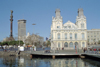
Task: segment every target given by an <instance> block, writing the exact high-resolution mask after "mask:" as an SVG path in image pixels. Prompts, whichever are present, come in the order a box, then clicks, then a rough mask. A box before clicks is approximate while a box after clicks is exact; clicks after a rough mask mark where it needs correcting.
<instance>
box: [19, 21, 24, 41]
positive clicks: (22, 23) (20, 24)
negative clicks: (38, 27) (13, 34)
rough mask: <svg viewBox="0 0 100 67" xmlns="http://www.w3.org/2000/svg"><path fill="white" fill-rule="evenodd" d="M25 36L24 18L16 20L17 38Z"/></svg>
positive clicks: (21, 38)
mask: <svg viewBox="0 0 100 67" xmlns="http://www.w3.org/2000/svg"><path fill="white" fill-rule="evenodd" d="M25 38H26V20H24V19H22V20H18V40H22V41H23V40H24V39H25Z"/></svg>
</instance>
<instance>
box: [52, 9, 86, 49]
mask: <svg viewBox="0 0 100 67" xmlns="http://www.w3.org/2000/svg"><path fill="white" fill-rule="evenodd" d="M55 14H56V16H55V17H52V25H51V49H58V50H62V49H64V50H67V49H75V47H77V48H79V49H81V48H82V47H83V48H84V47H87V24H86V17H85V16H84V14H83V9H82V8H80V9H78V16H77V17H76V23H75V24H74V23H72V22H71V21H67V22H66V23H65V24H63V18H62V16H61V15H60V10H59V9H56V11H55Z"/></svg>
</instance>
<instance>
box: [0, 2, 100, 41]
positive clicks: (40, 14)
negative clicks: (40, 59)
mask: <svg viewBox="0 0 100 67" xmlns="http://www.w3.org/2000/svg"><path fill="white" fill-rule="evenodd" d="M57 8H58V9H60V11H61V16H62V17H63V24H64V23H66V22H67V21H68V20H70V21H71V22H73V23H75V22H76V16H77V15H78V13H77V11H78V9H79V8H83V10H84V15H85V16H86V20H87V29H88V30H90V29H100V0H0V41H2V40H3V39H4V38H6V37H9V36H10V15H11V12H10V10H13V37H14V38H15V37H17V36H18V20H20V19H25V20H26V35H27V33H28V32H29V33H30V34H32V33H35V34H37V33H38V35H40V36H42V37H44V40H45V38H46V37H48V38H49V37H50V30H51V23H52V16H54V17H55V10H56V9H57ZM33 23H34V24H36V25H34V26H33V25H32V24H33Z"/></svg>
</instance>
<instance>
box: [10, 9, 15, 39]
mask: <svg viewBox="0 0 100 67" xmlns="http://www.w3.org/2000/svg"><path fill="white" fill-rule="evenodd" d="M12 13H13V11H12V10H11V16H10V22H11V23H10V38H9V40H10V41H13V40H14V38H13V34H12V33H13V32H12V29H13V28H12V25H13V24H12V23H13V15H12Z"/></svg>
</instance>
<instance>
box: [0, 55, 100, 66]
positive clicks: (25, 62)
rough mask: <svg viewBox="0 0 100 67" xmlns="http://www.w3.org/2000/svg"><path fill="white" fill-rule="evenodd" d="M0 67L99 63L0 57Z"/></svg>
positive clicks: (88, 60) (92, 61)
mask: <svg viewBox="0 0 100 67" xmlns="http://www.w3.org/2000/svg"><path fill="white" fill-rule="evenodd" d="M0 67H100V62H99V61H95V60H90V59H81V58H57V59H52V58H32V59H31V58H30V57H15V56H8V57H4V56H3V57H0Z"/></svg>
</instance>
